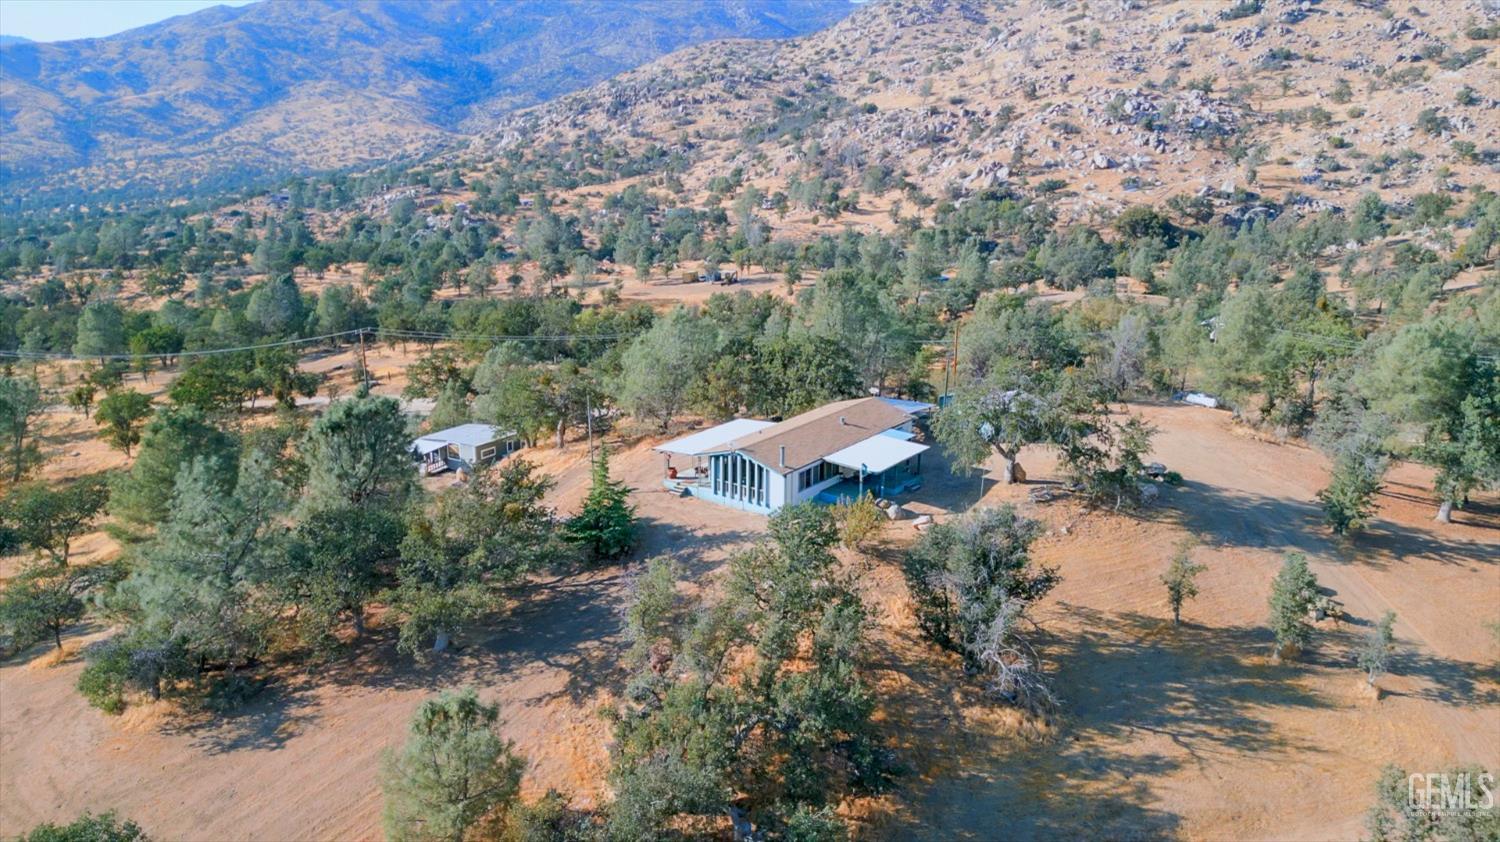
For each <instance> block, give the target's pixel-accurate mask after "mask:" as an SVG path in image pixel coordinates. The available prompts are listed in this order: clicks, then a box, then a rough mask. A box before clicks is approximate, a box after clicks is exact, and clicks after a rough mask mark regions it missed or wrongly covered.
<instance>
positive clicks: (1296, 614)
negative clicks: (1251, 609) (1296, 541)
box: [1271, 553, 1318, 656]
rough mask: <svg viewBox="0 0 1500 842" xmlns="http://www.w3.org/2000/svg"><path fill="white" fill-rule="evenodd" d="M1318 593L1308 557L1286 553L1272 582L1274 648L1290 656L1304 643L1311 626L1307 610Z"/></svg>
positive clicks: (1305, 643) (1308, 635) (1308, 637)
mask: <svg viewBox="0 0 1500 842" xmlns="http://www.w3.org/2000/svg"><path fill="white" fill-rule="evenodd" d="M1317 595H1318V580H1317V579H1316V578H1315V577H1314V576H1313V574H1312V571H1311V570H1308V569H1307V556H1304V555H1303V554H1301V553H1288V554H1287V556H1286V560H1285V561H1284V562H1283V563H1282V565H1281V572H1279V573H1277V574H1276V581H1274V582H1272V583H1271V631H1273V632H1274V633H1275V634H1276V650H1277V652H1278V654H1281V655H1283V656H1286V655H1290V654H1292V653H1294V652H1296V651H1298V650H1300V649H1302V648H1303V647H1305V646H1306V645H1307V642H1308V640H1309V639H1311V637H1312V627H1311V626H1309V625H1308V624H1307V612H1308V609H1310V608H1311V607H1312V602H1313V599H1315V598H1316V597H1317Z"/></svg>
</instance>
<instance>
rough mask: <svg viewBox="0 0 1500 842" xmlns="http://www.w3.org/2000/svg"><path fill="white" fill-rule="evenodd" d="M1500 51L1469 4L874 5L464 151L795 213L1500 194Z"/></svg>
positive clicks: (1497, 28) (604, 87) (1462, 0)
mask: <svg viewBox="0 0 1500 842" xmlns="http://www.w3.org/2000/svg"><path fill="white" fill-rule="evenodd" d="M1488 8H1489V10H1490V11H1489V14H1490V15H1493V14H1494V11H1493V10H1494V7H1493V5H1492V4H1491V5H1490V6H1489V7H1488ZM1497 38H1500V25H1497V24H1496V19H1495V18H1494V17H1492V16H1491V17H1486V5H1485V4H1483V3H1481V2H1478V0H1434V2H1429V3H1423V4H1420V7H1418V6H1408V5H1407V4H1400V7H1399V8H1398V6H1397V4H1390V5H1389V6H1387V5H1385V4H1382V3H1379V2H1371V1H1370V0H1365V2H1349V0H1326V2H1312V0H1295V1H1294V0H1242V2H1239V3H1228V2H1215V3H1208V2H1202V0H1178V2H1167V3H1153V4H1146V3H1143V2H1139V0H1124V1H1123V2H1109V3H1105V2H1090V3H1082V2H1077V3H1073V2H1057V1H1056V0H1019V2H981V1H980V0H880V2H876V3H873V4H871V5H869V6H867V7H864V8H861V9H860V10H859V11H857V12H855V13H854V14H852V15H850V16H849V17H847V18H846V19H845V20H843V21H842V22H840V23H839V24H837V25H835V26H833V27H831V28H829V29H827V30H824V31H821V32H818V33H815V34H812V35H809V36H806V37H803V38H800V39H797V40H794V41H790V42H781V43H753V42H742V41H741V42H719V43H710V44H704V45H699V46H695V47H690V48H686V49H684V50H681V51H678V52H676V53H673V54H672V55H669V56H666V57H664V58H661V59H659V60H657V61H655V62H652V63H651V64H648V65H645V66H643V67H640V68H638V69H636V70H633V71H630V72H627V73H625V74H623V75H621V76H619V77H616V78H613V79H610V80H608V81H606V82H602V83H600V84H597V85H594V86H592V87H590V88H588V89H585V90H582V91H579V92H577V93H575V94H572V95H569V96H566V97H563V98H560V99H558V100H556V101H554V102H552V103H549V104H547V105H545V106H541V107H538V108H535V109H532V110H530V111H526V112H522V113H518V114H515V115H511V116H510V117H509V118H507V119H505V120H502V121H501V122H500V123H499V124H498V126H497V127H496V128H494V129H493V130H491V131H490V132H488V133H487V134H486V135H485V136H484V137H483V138H482V139H481V140H480V141H478V142H477V143H476V145H475V147H474V150H473V151H474V153H476V154H477V156H479V157H481V158H482V157H484V156H486V155H493V154H497V153H505V152H515V151H528V150H529V151H530V153H531V154H543V153H547V152H550V151H552V150H555V149H556V148H558V147H559V146H563V145H569V144H571V145H574V146H577V145H590V144H592V145H596V146H597V145H600V144H604V145H608V146H612V147H624V148H627V149H630V150H633V151H637V152H639V151H642V150H645V149H647V148H648V147H652V146H664V147H665V148H666V150H667V151H668V152H669V153H670V152H675V153H680V157H683V158H685V159H686V160H687V162H688V164H687V167H686V171H685V172H684V173H683V174H682V175H681V179H682V181H683V182H684V183H685V184H686V185H687V186H688V187H689V188H692V187H694V186H697V187H700V188H701V187H704V186H706V185H708V184H710V182H711V180H712V179H713V178H714V177H715V176H720V175H724V174H725V173H729V172H731V171H733V170H734V168H736V167H738V168H741V169H742V171H743V173H744V177H745V180H746V181H749V182H751V183H756V184H759V185H763V186H765V188H766V189H768V190H775V189H788V190H789V192H792V193H793V202H794V204H795V203H796V202H797V195H798V193H799V191H798V190H797V189H796V187H794V186H792V185H801V187H802V189H801V191H800V193H801V195H803V196H804V199H803V201H804V203H810V202H816V201H818V198H817V197H818V196H820V195H827V190H826V189H825V188H826V187H827V186H828V185H832V186H834V187H838V188H842V189H843V190H844V191H845V195H847V194H848V191H851V190H863V193H862V195H861V197H860V201H861V202H862V203H863V204H861V205H859V206H860V207H869V206H871V205H877V204H878V202H876V201H872V200H871V196H872V195H874V194H877V193H880V194H884V193H886V192H887V191H888V190H889V187H888V186H887V185H890V184H895V185H897V186H905V185H910V186H913V187H916V188H919V190H918V191H910V190H908V191H907V193H905V194H901V195H910V196H912V197H913V198H914V199H915V200H916V202H917V203H918V204H922V203H926V202H927V201H929V200H940V199H944V198H957V197H961V196H962V195H964V194H966V193H969V192H974V191H977V190H981V189H984V188H988V187H992V186H999V185H1006V184H1025V185H1026V186H1027V187H1028V188H1029V189H1032V190H1036V191H1039V192H1048V193H1053V194H1055V195H1056V196H1057V197H1058V201H1057V203H1056V204H1057V207H1058V210H1059V212H1060V214H1061V215H1062V216H1063V217H1064V218H1074V219H1086V218H1089V217H1090V216H1092V215H1095V214H1098V213H1101V212H1103V213H1107V212H1112V211H1114V210H1118V209H1119V208H1121V207H1123V206H1125V205H1127V204H1137V203H1159V202H1162V201H1164V200H1166V199H1167V198H1169V197H1173V196H1179V195H1184V194H1186V195H1188V196H1189V197H1190V198H1191V197H1192V196H1210V197H1219V198H1224V199H1230V198H1233V199H1236V200H1237V201H1240V202H1244V201H1246V200H1247V198H1251V199H1253V196H1252V195H1251V194H1259V195H1262V196H1266V197H1270V198H1275V199H1278V200H1284V199H1290V200H1291V201H1292V203H1293V204H1294V205H1300V206H1305V207H1326V206H1327V205H1330V204H1331V205H1337V206H1348V205H1350V204H1351V203H1352V202H1353V201H1354V200H1355V199H1356V198H1357V197H1358V195H1359V194H1360V193H1362V192H1365V191H1367V190H1370V189H1376V188H1378V189H1380V190H1381V191H1382V192H1383V193H1385V194H1386V195H1387V196H1393V197H1400V196H1403V195H1407V196H1409V195H1413V194H1416V193H1422V192H1430V191H1444V190H1460V189H1463V188H1466V187H1469V186H1472V185H1480V184H1487V185H1489V186H1490V187H1494V186H1496V185H1497V183H1500V180H1497V172H1500V101H1497V99H1496V97H1497V96H1500V72H1497V69H1496V67H1497V62H1496V59H1497V57H1500V49H1497V47H1500V40H1496V39H1497ZM538 150H540V151H538ZM903 179H904V182H905V184H904V185H903ZM809 184H815V185H816V186H817V189H808V187H807V186H808V185H809ZM893 195H895V194H893ZM887 201H890V200H889V199H888V200H887ZM1200 204H1201V203H1200ZM906 208H907V212H910V211H911V210H914V209H915V208H914V205H913V204H912V203H911V202H908V203H907V204H906Z"/></svg>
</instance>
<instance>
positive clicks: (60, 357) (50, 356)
mask: <svg viewBox="0 0 1500 842" xmlns="http://www.w3.org/2000/svg"><path fill="white" fill-rule="evenodd" d="M363 332H364V330H362V329H356V330H341V331H339V332H337V333H325V334H323V335H321V336H304V337H300V338H297V339H282V340H280V341H277V342H263V343H260V344H258V345H237V346H235V347H232V348H201V349H197V350H191V351H178V352H177V353H175V354H86V355H83V356H79V355H77V354H59V353H52V352H47V351H0V357H8V358H11V359H20V360H52V361H59V362H67V361H79V362H87V361H89V360H139V359H161V360H172V359H178V358H181V357H210V356H214V355H218V354H235V353H239V352H241V351H261V350H265V349H267V348H285V347H288V346H291V345H306V344H310V343H314V342H326V341H327V340H329V339H336V338H338V337H340V336H354V335H356V334H360V333H363Z"/></svg>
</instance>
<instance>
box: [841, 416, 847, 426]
mask: <svg viewBox="0 0 1500 842" xmlns="http://www.w3.org/2000/svg"><path fill="white" fill-rule="evenodd" d="M839 426H840V427H847V426H849V416H847V415H840V416H839Z"/></svg>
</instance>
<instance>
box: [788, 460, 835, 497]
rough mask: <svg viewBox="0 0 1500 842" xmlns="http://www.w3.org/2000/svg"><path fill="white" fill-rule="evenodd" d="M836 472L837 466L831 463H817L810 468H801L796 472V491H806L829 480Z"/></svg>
mask: <svg viewBox="0 0 1500 842" xmlns="http://www.w3.org/2000/svg"><path fill="white" fill-rule="evenodd" d="M838 471H839V469H838V466H837V465H834V464H833V463H831V462H819V463H818V464H816V465H813V466H812V467H811V468H803V469H802V470H801V471H798V472H797V490H798V491H806V490H807V489H809V488H812V487H813V486H815V485H817V484H818V483H820V482H823V481H824V480H826V479H830V478H831V477H833V475H834V474H837V473H838Z"/></svg>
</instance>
